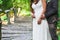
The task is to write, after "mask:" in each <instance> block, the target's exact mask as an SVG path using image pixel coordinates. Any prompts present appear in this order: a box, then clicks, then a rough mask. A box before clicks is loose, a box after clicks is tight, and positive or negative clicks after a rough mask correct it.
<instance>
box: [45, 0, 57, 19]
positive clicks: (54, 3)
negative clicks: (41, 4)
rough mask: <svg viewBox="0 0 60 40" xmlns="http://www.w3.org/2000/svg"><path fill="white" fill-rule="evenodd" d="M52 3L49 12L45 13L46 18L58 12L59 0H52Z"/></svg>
mask: <svg viewBox="0 0 60 40" xmlns="http://www.w3.org/2000/svg"><path fill="white" fill-rule="evenodd" d="M51 3H52V4H51V5H52V7H51V6H50V8H49V9H50V10H48V11H47V12H46V14H45V16H46V18H48V17H50V16H51V15H54V14H55V13H56V12H57V9H58V7H57V6H58V2H57V0H52V1H51Z"/></svg>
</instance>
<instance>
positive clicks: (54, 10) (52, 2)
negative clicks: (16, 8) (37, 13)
mask: <svg viewBox="0 0 60 40" xmlns="http://www.w3.org/2000/svg"><path fill="white" fill-rule="evenodd" d="M57 16H58V0H48V2H47V8H46V13H45V17H46V18H47V21H48V24H49V31H50V34H51V37H52V40H58V37H57V35H56V29H57V26H56V24H57ZM42 18H44V17H42Z"/></svg>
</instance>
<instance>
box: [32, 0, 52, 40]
mask: <svg viewBox="0 0 60 40" xmlns="http://www.w3.org/2000/svg"><path fill="white" fill-rule="evenodd" d="M32 8H33V9H34V12H35V17H36V18H33V40H51V36H50V32H49V26H48V23H47V20H46V19H44V20H42V22H41V24H37V21H38V19H39V17H40V16H41V14H42V11H43V7H42V1H41V0H39V2H38V3H37V4H34V3H32Z"/></svg>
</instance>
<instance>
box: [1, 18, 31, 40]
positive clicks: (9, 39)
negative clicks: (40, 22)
mask: <svg viewBox="0 0 60 40" xmlns="http://www.w3.org/2000/svg"><path fill="white" fill-rule="evenodd" d="M1 40H32V18H31V17H25V18H20V17H19V18H15V23H14V24H9V25H6V26H2V39H1Z"/></svg>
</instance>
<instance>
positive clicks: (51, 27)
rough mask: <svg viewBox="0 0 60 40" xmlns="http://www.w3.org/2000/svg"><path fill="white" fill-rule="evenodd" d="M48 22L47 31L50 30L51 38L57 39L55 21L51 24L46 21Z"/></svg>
mask: <svg viewBox="0 0 60 40" xmlns="http://www.w3.org/2000/svg"><path fill="white" fill-rule="evenodd" d="M48 24H49V31H50V34H51V37H52V40H58V36H57V34H56V29H57V26H56V23H51V24H50V23H48Z"/></svg>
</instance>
